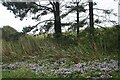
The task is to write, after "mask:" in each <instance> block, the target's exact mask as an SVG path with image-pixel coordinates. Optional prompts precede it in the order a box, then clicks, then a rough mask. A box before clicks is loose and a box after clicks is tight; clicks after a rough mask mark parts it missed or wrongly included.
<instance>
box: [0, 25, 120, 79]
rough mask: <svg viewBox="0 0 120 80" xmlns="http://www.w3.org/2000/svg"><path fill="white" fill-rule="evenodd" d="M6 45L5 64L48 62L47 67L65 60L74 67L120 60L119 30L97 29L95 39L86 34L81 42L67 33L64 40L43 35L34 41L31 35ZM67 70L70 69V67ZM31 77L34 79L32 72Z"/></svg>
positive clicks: (7, 42)
mask: <svg viewBox="0 0 120 80" xmlns="http://www.w3.org/2000/svg"><path fill="white" fill-rule="evenodd" d="M2 44H3V45H2V46H3V49H2V53H3V54H2V57H3V58H2V59H3V64H10V63H15V62H29V63H39V61H43V60H45V61H43V63H52V62H55V61H57V60H60V59H62V58H65V59H66V60H67V61H66V64H70V65H71V64H77V63H80V62H88V61H94V60H102V59H104V58H110V59H115V60H117V59H118V52H119V49H118V31H117V29H116V28H115V27H113V28H106V29H102V28H99V29H96V31H95V35H94V38H92V39H91V37H90V35H89V33H88V32H87V31H85V30H83V31H81V33H80V37H79V38H76V36H75V33H64V35H63V37H61V38H59V39H55V38H53V37H52V36H51V37H43V36H42V35H39V36H35V37H34V36H32V35H27V36H24V37H21V38H20V39H19V40H16V41H5V40H3V41H2ZM71 62H72V63H71ZM41 65H42V63H41ZM67 66H68V67H69V65H67ZM24 69H25V68H24ZM18 71H19V69H18ZM28 71H29V70H28ZM14 73H15V72H14ZM48 73H49V72H48ZM6 74H8V72H5V73H3V75H6ZM15 74H16V73H15ZM31 74H33V75H34V73H32V72H31ZM13 76H14V75H13ZM20 76H21V75H20ZM31 76H32V75H30V77H31ZM34 76H36V75H34ZM46 76H47V75H46ZM52 76H53V77H55V76H58V75H52ZM28 77H29V75H28Z"/></svg>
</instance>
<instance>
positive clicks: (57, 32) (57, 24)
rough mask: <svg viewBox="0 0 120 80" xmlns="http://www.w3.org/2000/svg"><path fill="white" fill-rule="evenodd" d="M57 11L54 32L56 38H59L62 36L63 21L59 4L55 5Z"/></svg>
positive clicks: (55, 12)
mask: <svg viewBox="0 0 120 80" xmlns="http://www.w3.org/2000/svg"><path fill="white" fill-rule="evenodd" d="M54 6H55V11H54V18H55V21H54V30H55V37H56V38H58V37H60V36H61V35H62V31H61V19H60V4H59V2H55V3H54Z"/></svg>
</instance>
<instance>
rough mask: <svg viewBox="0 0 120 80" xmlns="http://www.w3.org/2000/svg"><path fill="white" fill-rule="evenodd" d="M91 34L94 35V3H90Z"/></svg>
mask: <svg viewBox="0 0 120 80" xmlns="http://www.w3.org/2000/svg"><path fill="white" fill-rule="evenodd" d="M89 16H90V17H89V19H90V34H92V35H94V19H93V2H92V1H90V2H89Z"/></svg>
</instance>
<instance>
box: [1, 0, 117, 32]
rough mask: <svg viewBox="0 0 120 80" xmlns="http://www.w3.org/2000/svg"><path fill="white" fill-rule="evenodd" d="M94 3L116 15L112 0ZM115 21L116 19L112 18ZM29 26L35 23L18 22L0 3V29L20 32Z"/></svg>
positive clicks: (115, 7)
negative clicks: (4, 27) (12, 29)
mask: <svg viewBox="0 0 120 80" xmlns="http://www.w3.org/2000/svg"><path fill="white" fill-rule="evenodd" d="M93 1H94V2H98V7H100V8H104V9H114V12H116V13H118V2H114V0H93ZM114 19H115V20H116V21H117V19H118V18H117V17H116V18H114ZM31 24H36V22H35V21H32V20H31V19H30V18H27V20H26V19H24V20H23V21H20V20H19V18H15V16H14V14H13V13H10V11H8V10H6V7H4V6H2V4H1V3H0V27H3V26H5V25H9V26H12V27H14V28H15V29H16V30H18V31H22V28H23V27H25V26H28V25H31Z"/></svg>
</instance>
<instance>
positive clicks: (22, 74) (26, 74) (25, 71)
mask: <svg viewBox="0 0 120 80" xmlns="http://www.w3.org/2000/svg"><path fill="white" fill-rule="evenodd" d="M37 77H38V75H37V74H36V73H34V72H32V71H31V70H30V69H29V68H28V67H24V66H21V67H20V68H18V69H15V70H5V71H3V72H2V78H37Z"/></svg>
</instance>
